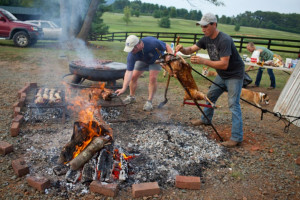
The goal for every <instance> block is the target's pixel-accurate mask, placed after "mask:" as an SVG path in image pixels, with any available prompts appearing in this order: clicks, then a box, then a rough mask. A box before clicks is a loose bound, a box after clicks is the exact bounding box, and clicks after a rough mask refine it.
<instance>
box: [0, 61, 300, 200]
mask: <svg viewBox="0 0 300 200" xmlns="http://www.w3.org/2000/svg"><path fill="white" fill-rule="evenodd" d="M0 68H1V74H0V77H1V79H0V97H1V102H0V107H1V114H0V141H6V142H9V143H11V144H13V146H14V152H13V153H10V154H8V155H6V156H1V157H0V173H1V179H0V198H1V199H92V198H94V199H113V198H108V197H104V196H101V195H99V194H94V193H89V192H88V193H87V194H76V193H71V194H67V195H66V196H60V195H53V194H51V195H49V194H45V193H44V192H38V191H36V190H35V189H33V188H32V187H30V186H28V184H27V182H26V180H25V178H24V177H17V176H16V175H15V174H14V172H13V169H12V166H11V161H12V160H14V159H17V158H19V157H21V156H22V155H23V154H24V151H26V149H28V148H30V147H31V144H30V143H27V142H26V140H22V139H21V137H19V136H17V137H11V136H10V126H11V122H12V118H13V108H12V106H13V104H14V103H15V102H16V101H17V92H18V90H20V89H21V88H22V87H23V86H24V84H25V83H26V82H37V83H38V86H47V87H60V86H62V76H63V75H64V74H67V73H69V72H68V62H67V60H66V59H64V58H61V57H57V58H53V57H48V58H47V57H43V59H42V60H41V62H40V63H31V62H30V61H28V60H24V61H20V59H16V61H5V60H2V61H1V60H0ZM173 81H175V80H173ZM121 82H122V81H118V83H121ZM147 83H148V76H147V74H145V75H144V76H143V77H142V78H141V79H140V81H139V88H138V90H137V103H136V104H132V105H128V106H127V107H126V111H127V116H126V120H131V121H136V122H138V123H140V124H143V123H144V122H145V123H146V122H152V123H153V124H155V123H161V122H166V123H181V124H184V125H187V126H192V125H191V124H190V120H191V119H194V118H199V117H200V116H201V113H200V111H199V110H198V109H197V108H196V107H195V106H189V105H185V106H183V107H182V106H181V103H182V97H183V89H182V88H180V87H177V86H175V85H174V84H172V83H173V82H171V85H170V89H169V92H168V103H167V104H166V105H165V106H164V107H163V108H162V109H158V108H157V105H158V104H159V103H160V102H161V101H163V99H164V98H163V95H164V87H165V83H164V82H163V83H159V86H158V91H157V93H156V96H155V99H154V101H153V104H154V106H155V109H154V110H153V111H152V112H144V111H143V110H142V108H143V105H144V103H145V101H146V99H147V89H146V88H147ZM200 89H201V90H203V91H204V92H207V90H208V88H207V87H206V86H205V87H203V86H200ZM253 90H256V91H261V92H266V93H268V95H269V96H270V99H271V100H270V105H268V106H266V105H263V108H266V109H268V110H270V111H272V109H273V107H274V106H275V103H276V100H277V99H278V97H279V95H280V92H281V90H279V89H274V90H267V89H266V88H255V89H253ZM125 96H126V94H125V95H123V96H122V98H125ZM217 104H218V105H220V106H222V108H219V109H218V110H216V112H215V116H214V119H213V124H214V125H215V127H216V129H217V130H218V132H219V134H220V135H221V136H222V137H223V138H224V139H225V140H227V139H229V138H230V129H231V113H230V112H229V109H228V105H227V95H226V94H223V95H222V97H221V98H220V99H219V101H218V103H217ZM241 105H242V112H243V123H244V142H243V143H242V145H241V146H239V147H236V148H233V149H227V151H228V153H229V154H230V158H228V159H224V160H221V161H219V162H218V163H216V164H215V165H213V166H209V167H208V168H207V169H205V170H204V171H203V175H202V177H201V182H202V185H201V189H200V190H183V189H177V188H175V187H162V190H161V194H160V195H156V196H154V197H144V198H141V199H205V200H206V199H208V200H213V199H215V200H217V199H228V200H229V199H241V200H247V199H248V200H252V199H278V200H279V199H282V200H283V199H295V200H296V199H300V166H299V165H297V164H296V162H295V160H296V159H297V158H298V157H299V156H300V148H299V146H300V134H299V133H300V128H299V127H296V126H294V125H293V124H292V125H290V126H289V130H288V132H284V128H285V123H284V122H283V121H282V120H280V121H278V118H277V117H275V116H273V115H272V114H269V113H266V114H264V115H263V120H261V111H260V110H259V109H257V108H254V107H253V106H251V105H248V104H246V103H244V102H242V103H241ZM73 122H74V121H73V120H72V118H69V119H67V121H66V123H65V124H54V125H53V124H51V125H47V124H45V125H42V126H43V128H45V129H53V130H54V131H56V130H58V131H62V130H64V129H66V128H70V127H72V125H73ZM112 126H114V125H112ZM36 128H37V126H32V125H29V124H22V126H21V133H22V135H24V133H26V131H33V130H34V129H36ZM193 128H195V129H199V130H203V131H205V132H207V133H208V134H209V137H210V138H211V139H212V140H216V142H217V143H219V138H218V136H217V135H216V134H215V132H214V131H213V129H212V128H211V127H210V126H199V127H193ZM22 130H26V131H23V132H22ZM114 132H115V134H116V137H118V134H120V133H118V130H115V131H114ZM119 137H120V136H119ZM114 199H132V195H131V188H130V187H128V188H126V189H123V190H120V191H119V194H118V196H117V197H116V198H114Z"/></svg>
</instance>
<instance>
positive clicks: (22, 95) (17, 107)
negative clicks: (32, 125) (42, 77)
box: [10, 83, 37, 137]
mask: <svg viewBox="0 0 300 200" xmlns="http://www.w3.org/2000/svg"><path fill="white" fill-rule="evenodd" d="M34 87H37V83H26V84H25V86H24V87H23V88H22V89H20V90H19V91H18V98H19V100H18V101H17V102H16V103H14V105H13V111H14V114H13V116H14V119H13V122H12V124H11V128H10V134H11V136H12V137H16V136H18V135H19V131H20V125H21V123H22V121H23V119H24V118H23V116H22V115H21V108H22V107H23V106H24V105H25V100H26V96H27V94H26V92H27V91H28V90H29V89H30V88H34Z"/></svg>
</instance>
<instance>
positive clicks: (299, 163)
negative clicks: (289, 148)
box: [296, 156, 300, 165]
mask: <svg viewBox="0 0 300 200" xmlns="http://www.w3.org/2000/svg"><path fill="white" fill-rule="evenodd" d="M296 164H297V165H300V156H299V157H298V158H297V159H296Z"/></svg>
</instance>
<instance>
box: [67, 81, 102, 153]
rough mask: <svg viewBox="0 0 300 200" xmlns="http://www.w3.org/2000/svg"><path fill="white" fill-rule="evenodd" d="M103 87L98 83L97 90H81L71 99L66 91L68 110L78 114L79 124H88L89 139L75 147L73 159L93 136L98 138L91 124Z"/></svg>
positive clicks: (98, 134)
mask: <svg viewBox="0 0 300 200" xmlns="http://www.w3.org/2000/svg"><path fill="white" fill-rule="evenodd" d="M104 87H105V83H100V84H99V88H93V89H92V90H91V89H83V90H81V91H80V93H79V95H77V96H76V97H71V92H70V91H68V92H66V94H68V97H67V98H66V99H67V100H68V101H69V102H70V104H71V105H70V106H68V109H72V110H74V111H75V113H78V118H79V121H80V122H83V123H85V124H88V130H87V131H88V132H89V136H90V137H89V139H88V140H87V141H84V143H83V145H81V146H76V150H75V151H74V153H73V158H75V157H76V156H77V155H78V154H79V153H80V152H81V151H83V150H84V149H85V148H86V147H87V146H88V145H89V144H90V142H91V141H92V139H93V138H94V137H95V136H100V134H101V130H100V132H99V133H97V132H95V130H94V129H93V128H92V122H93V121H94V111H95V110H97V109H100V106H98V100H99V98H100V94H101V92H102V90H103V89H104Z"/></svg>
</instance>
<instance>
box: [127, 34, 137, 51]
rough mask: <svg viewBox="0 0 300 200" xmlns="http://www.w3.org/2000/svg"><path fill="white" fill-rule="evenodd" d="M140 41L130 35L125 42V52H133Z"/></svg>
mask: <svg viewBox="0 0 300 200" xmlns="http://www.w3.org/2000/svg"><path fill="white" fill-rule="evenodd" d="M139 41H140V39H139V38H138V37H137V36H135V35H129V36H128V37H127V39H126V42H125V48H124V51H125V52H128V53H129V52H131V51H132V49H133V48H134V46H135V45H137V44H138V43H139Z"/></svg>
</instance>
